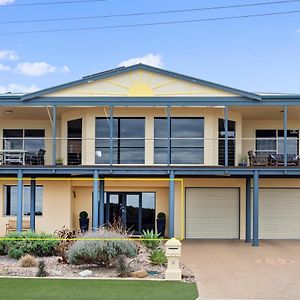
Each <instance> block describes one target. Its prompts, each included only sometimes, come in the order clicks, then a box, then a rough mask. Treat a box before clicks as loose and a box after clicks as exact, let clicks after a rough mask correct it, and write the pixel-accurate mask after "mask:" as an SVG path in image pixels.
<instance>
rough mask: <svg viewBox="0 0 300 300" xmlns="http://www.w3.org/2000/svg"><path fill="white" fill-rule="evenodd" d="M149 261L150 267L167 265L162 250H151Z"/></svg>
mask: <svg viewBox="0 0 300 300" xmlns="http://www.w3.org/2000/svg"><path fill="white" fill-rule="evenodd" d="M149 259H150V261H151V264H152V265H160V266H162V265H165V264H166V263H167V257H166V254H165V252H164V250H162V249H160V248H158V249H155V250H152V251H151V252H150V255H149Z"/></svg>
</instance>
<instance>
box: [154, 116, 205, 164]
mask: <svg viewBox="0 0 300 300" xmlns="http://www.w3.org/2000/svg"><path fill="white" fill-rule="evenodd" d="M169 135H170V151H171V161H170V163H172V164H203V162H204V140H203V138H204V119H203V118H171V128H170V132H168V123H167V118H155V120H154V138H155V141H154V163H156V164H166V163H168V143H169V140H168V136H169Z"/></svg>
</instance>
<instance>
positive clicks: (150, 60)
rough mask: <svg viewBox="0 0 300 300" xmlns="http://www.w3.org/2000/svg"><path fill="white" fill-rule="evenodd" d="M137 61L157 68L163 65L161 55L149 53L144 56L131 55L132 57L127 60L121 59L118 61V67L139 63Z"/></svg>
mask: <svg viewBox="0 0 300 300" xmlns="http://www.w3.org/2000/svg"><path fill="white" fill-rule="evenodd" d="M139 63H142V64H146V65H150V66H153V67H158V68H161V67H163V65H164V63H163V61H162V57H161V55H159V54H152V53H149V54H147V55H145V56H141V57H133V58H129V59H127V60H124V61H121V62H120V63H119V67H122V66H125V67H128V66H132V65H135V64H139Z"/></svg>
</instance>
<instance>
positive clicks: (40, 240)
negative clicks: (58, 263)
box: [4, 231, 59, 259]
mask: <svg viewBox="0 0 300 300" xmlns="http://www.w3.org/2000/svg"><path fill="white" fill-rule="evenodd" d="M6 237H7V238H8V239H7V240H4V249H5V250H4V251H5V254H8V255H9V256H10V257H11V258H14V259H19V258H20V257H21V256H23V255H25V254H31V255H34V256H50V255H53V254H54V253H55V246H57V245H58V244H59V241H56V240H53V236H52V235H50V234H45V233H34V232H31V231H27V232H22V233H19V232H12V233H9V234H8V235H6Z"/></svg>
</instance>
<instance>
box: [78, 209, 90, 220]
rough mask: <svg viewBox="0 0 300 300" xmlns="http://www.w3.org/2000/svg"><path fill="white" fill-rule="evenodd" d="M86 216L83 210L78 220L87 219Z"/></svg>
mask: <svg viewBox="0 0 300 300" xmlns="http://www.w3.org/2000/svg"><path fill="white" fill-rule="evenodd" d="M88 216H89V214H88V213H87V212H86V211H85V210H83V211H82V212H80V214H79V218H81V219H87V217H88Z"/></svg>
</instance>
